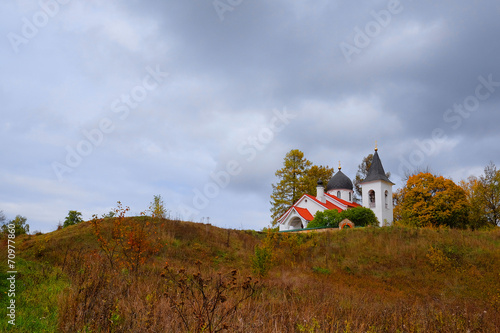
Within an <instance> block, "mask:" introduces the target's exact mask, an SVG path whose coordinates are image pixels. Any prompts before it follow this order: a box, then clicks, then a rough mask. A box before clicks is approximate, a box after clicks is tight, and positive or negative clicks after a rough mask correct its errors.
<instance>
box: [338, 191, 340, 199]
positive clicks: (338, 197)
mask: <svg viewBox="0 0 500 333" xmlns="http://www.w3.org/2000/svg"><path fill="white" fill-rule="evenodd" d="M337 198H339V199H340V191H337Z"/></svg>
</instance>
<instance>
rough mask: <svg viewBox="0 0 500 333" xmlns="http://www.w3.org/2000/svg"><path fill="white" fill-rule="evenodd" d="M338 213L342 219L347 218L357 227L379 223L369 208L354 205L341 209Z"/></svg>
mask: <svg viewBox="0 0 500 333" xmlns="http://www.w3.org/2000/svg"><path fill="white" fill-rule="evenodd" d="M340 215H341V216H342V220H343V219H349V221H351V222H352V223H354V225H355V226H358V227H366V226H368V225H371V226H378V225H379V221H378V220H377V217H376V216H375V213H374V212H373V211H372V210H371V209H370V208H366V207H354V208H350V209H346V210H344V211H342V213H341V214H340Z"/></svg>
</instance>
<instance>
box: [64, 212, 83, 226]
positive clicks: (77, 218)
mask: <svg viewBox="0 0 500 333" xmlns="http://www.w3.org/2000/svg"><path fill="white" fill-rule="evenodd" d="M80 222H83V219H82V213H80V212H77V211H76V210H70V211H69V212H68V216H66V218H65V219H64V224H63V228H66V227H69V226H70V225H75V224H77V223H80Z"/></svg>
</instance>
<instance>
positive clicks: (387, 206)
mask: <svg viewBox="0 0 500 333" xmlns="http://www.w3.org/2000/svg"><path fill="white" fill-rule="evenodd" d="M385 208H389V192H388V191H385Z"/></svg>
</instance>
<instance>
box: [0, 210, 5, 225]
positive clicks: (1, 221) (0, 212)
mask: <svg viewBox="0 0 500 333" xmlns="http://www.w3.org/2000/svg"><path fill="white" fill-rule="evenodd" d="M4 221H5V215H4V214H3V211H1V210H0V223H3V222H4Z"/></svg>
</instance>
